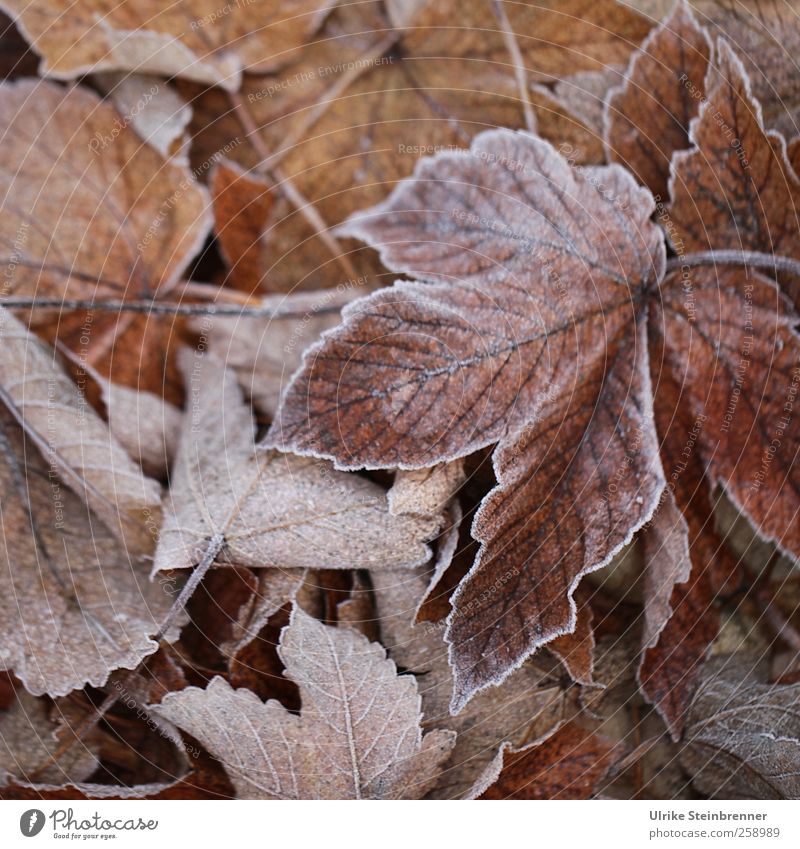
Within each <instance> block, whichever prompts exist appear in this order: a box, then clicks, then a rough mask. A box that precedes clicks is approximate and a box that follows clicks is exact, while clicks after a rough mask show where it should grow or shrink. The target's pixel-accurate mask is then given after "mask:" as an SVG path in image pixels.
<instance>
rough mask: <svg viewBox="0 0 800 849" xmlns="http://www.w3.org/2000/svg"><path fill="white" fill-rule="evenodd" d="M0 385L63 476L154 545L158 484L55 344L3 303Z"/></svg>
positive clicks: (123, 533) (127, 530) (98, 509)
mask: <svg viewBox="0 0 800 849" xmlns="http://www.w3.org/2000/svg"><path fill="white" fill-rule="evenodd" d="M0 338H2V341H3V344H2V345H0V387H2V392H3V394H4V396H5V397H4V401H5V403H6V406H8V407H9V409H10V410H11V412H12V413H13V414H14V415H15V417H16V418H17V419H18V421H19V422H20V424H21V425H22V426H23V427H24V428H25V430H26V432H27V433H28V435H29V437H30V441H31V443H33V444H34V445H36V447H37V448H38V449H39V451H40V452H41V454H42V457H43V458H44V460H46V462H47V463H48V465H49V466H50V468H51V469H52V471H53V474H57V475H59V476H60V478H61V480H63V482H64V483H65V484H66V485H67V486H69V487H70V489H72V490H73V492H75V493H76V494H77V495H78V496H80V498H82V499H83V500H84V501H85V502H86V504H87V505H88V506H89V507H90V508H91V509H92V510H93V511H94V512H95V513H96V514H97V516H99V517H100V518H101V519H102V520H103V521H104V522H105V524H106V525H107V526H108V528H109V530H111V531H112V532H113V533H115V534H116V535H117V536H118V537H119V538H120V539H121V540H123V541H124V542H125V543H126V544H128V545H129V546H131V547H132V548H134V549H138V550H139V551H145V552H146V551H148V550H150V549H152V546H153V544H154V537H155V535H156V533H157V530H158V523H159V520H160V508H161V488H160V487H159V485H158V484H157V483H156V482H155V481H153V480H151V479H150V478H147V477H145V476H144V475H143V474H142V471H141V469H140V468H139V467H138V466H137V465H136V464H135V463H134V462H133V461H132V460H131V458H130V457H129V456H128V454H127V453H126V452H125V450H124V449H123V448H122V446H121V445H120V444H119V443H118V442H117V441H116V440H115V439H114V437H113V436H112V434H111V432H110V431H109V428H108V426H107V425H106V424H105V423H104V422H103V421H102V419H101V418H100V417H99V416H98V415H97V414H96V413H95V412H94V410H92V408H91V407H90V406H89V405H88V403H87V402H86V399H85V397H84V396H83V395H82V394H81V392H80V391H79V390H78V388H77V387H76V385H75V384H74V383H73V382H72V381H71V380H70V379H69V377H68V376H67V375H66V373H65V372H64V371H63V370H62V368H61V366H60V364H59V363H58V362H57V360H56V354H55V352H54V351H53V350H52V349H49V348H48V347H47V346H46V345H44V344H43V343H42V342H40V341H39V340H38V339H37V338H36V337H35V336H34V335H33V334H32V333H30V332H29V331H28V330H27V329H26V328H25V326H24V325H23V324H22V322H20V321H19V320H18V319H16V318H15V317H14V316H13V315H12V314H11V313H10V312H8V311H7V310H6V309H4V308H3V307H0Z"/></svg>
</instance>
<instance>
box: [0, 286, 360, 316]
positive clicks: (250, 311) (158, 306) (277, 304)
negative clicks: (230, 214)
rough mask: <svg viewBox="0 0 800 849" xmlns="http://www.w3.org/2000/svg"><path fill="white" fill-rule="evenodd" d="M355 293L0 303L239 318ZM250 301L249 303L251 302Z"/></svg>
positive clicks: (321, 307) (3, 301)
mask: <svg viewBox="0 0 800 849" xmlns="http://www.w3.org/2000/svg"><path fill="white" fill-rule="evenodd" d="M357 294H359V293H358V291H357V289H355V288H353V287H342V288H340V289H327V290H326V289H322V290H317V291H312V292H308V293H305V292H304V293H302V294H300V295H268V296H266V297H264V298H261V299H260V300H259V301H258V302H257V305H256V304H253V306H244V305H242V306H237V305H235V304H179V303H175V302H173V301H148V300H130V301H117V300H114V301H105V300H104V301H93V300H76V301H67V300H62V299H60V298H0V306H3V307H6V308H7V309H20V310H22V309H24V310H37V309H40V310H44V309H47V310H50V309H57V310H61V311H67V310H96V311H97V312H134V313H145V314H148V315H150V314H153V315H210V316H215V315H220V316H236V317H241V318H253V317H255V318H259V317H260V318H273V319H277V318H300V317H303V316H305V315H306V314H307V313H313V314H315V315H316V314H323V313H331V312H338V311H339V310H340V309H341V308H342V306H343V305H344V304H346V303H347V302H348V301H350V300H352V299H353V297H355V296H356V295H357ZM251 303H253V302H252V301H251Z"/></svg>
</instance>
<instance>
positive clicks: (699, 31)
mask: <svg viewBox="0 0 800 849" xmlns="http://www.w3.org/2000/svg"><path fill="white" fill-rule="evenodd" d="M710 58H711V40H710V39H709V37H708V35H707V34H706V32H705V30H704V29H703V28H702V27H701V26H699V24H698V23H697V21H696V19H695V17H694V15H693V14H692V12H691V10H690V8H689V6H688V5H687V3H686V2H684V0H680V1H679V2H678V3H676V4H675V8H674V10H673V11H672V13H671V14H670V15H669V16H668V17H667V18H665V19H664V21H663V22H662V23H661V25H660V26H658V27H657V28H656V29H654V30H653V31H652V32H651V33H650V35H648V37H647V38H646V39H645V40H644V42H643V43H642V46H641V47H640V48H639V50H637V51H636V52H635V53H634V54H633V57H632V59H631V64H630V67H629V69H628V73H627V74H626V76H625V81H624V83H623V84H622V85H621V86H620V87H619V88H616V89H614V91H612V92H611V93H610V95H609V99H608V102H607V108H606V115H605V120H606V129H605V142H606V151H607V154H608V158H609V161H611V162H621V163H622V164H624V165H626V166H627V167H628V168H629V169H630V170H631V171H632V172H633V173H634V174H635V175H636V176H637V178H638V179H639V180H640V182H642V183H644V185H645V186H647V187H648V188H649V189H650V190H651V191H652V192H653V194H654V195H656V196H657V197H658V198H660V199H661V200H664V201H666V199H667V197H668V185H667V184H668V180H669V174H670V161H671V159H672V154H673V153H674V152H675V151H676V150H683V149H685V148H687V147H689V122H690V120H691V119H692V118H693V117H694V116H695V115H696V114H697V110H698V109H699V108H700V102H701V99H702V98H703V97H704V94H705V89H704V86H705V78H706V71H707V70H708V63H709V60H710Z"/></svg>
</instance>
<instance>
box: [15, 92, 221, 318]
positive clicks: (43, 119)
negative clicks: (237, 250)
mask: <svg viewBox="0 0 800 849" xmlns="http://www.w3.org/2000/svg"><path fill="white" fill-rule="evenodd" d="M0 104H2V108H1V109H0V116H2V117H0V135H2V138H3V139H4V148H3V149H4V155H5V158H6V162H7V167H6V168H5V169H4V170H3V171H2V174H0V192H2V195H3V197H6V198H9V199H10V200H9V202H7V203H5V204H4V205H3V212H2V215H0V238H2V241H3V244H4V248H3V254H4V260H5V262H7V263H9V264H10V266H11V268H12V269H13V271H12V274H11V279H10V285H9V286H8V287H7V290H6V294H7V295H9V296H11V295H15V296H36V297H40V298H45V297H50V298H95V297H96V298H98V299H100V298H103V297H108V298H125V297H143V296H147V295H152V294H154V293H156V292H164V291H166V290H168V289H169V288H170V287H171V286H173V285H174V284H175V282H176V281H177V280H178V279H179V276H180V274H181V272H182V271H183V269H184V267H185V266H186V264H187V262H188V261H189V259H190V258H191V257H192V256H193V255H194V254H195V253H197V251H198V249H199V248H200V246H201V245H202V244H203V240H204V239H205V237H206V235H207V233H208V231H209V229H210V226H211V214H210V210H209V209H208V201H207V195H206V192H205V190H204V189H203V188H202V187H200V186H198V185H197V184H196V183H195V181H194V179H193V177H192V176H191V175H190V174H189V173H188V172H187V171H186V170H185V169H181V168H178V167H176V166H174V165H173V164H169V163H165V162H164V159H163V157H161V156H160V155H159V154H158V153H156V151H155V150H153V149H152V148H151V147H149V146H147V145H143V144H142V142H141V140H140V138H139V137H138V135H137V134H136V133H135V132H134V130H133V129H132V128H131V127H130V126H129V125H128V124H126V123H125V120H124V117H123V116H121V115H119V114H118V113H117V111H116V110H115V109H114V108H113V107H112V106H110V105H108V104H106V103H101V102H100V100H99V98H98V97H97V95H96V94H95V93H94V92H92V91H89V90H87V89H83V88H79V87H72V88H70V89H64V88H63V87H62V86H60V85H56V84H54V83H49V82H42V81H38V80H24V81H20V82H17V83H3V84H2V87H0ZM51 315H52V314H51ZM82 318H83V317H82ZM93 332H94V333H96V332H97V329H96V328H95V329H94V331H93Z"/></svg>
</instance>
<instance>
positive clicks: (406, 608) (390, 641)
mask: <svg viewBox="0 0 800 849" xmlns="http://www.w3.org/2000/svg"><path fill="white" fill-rule="evenodd" d="M370 577H371V579H372V585H373V589H374V593H375V604H376V618H377V620H378V622H379V623H380V629H381V637H382V642H383V644H384V645H385V646H386V647H387V650H388V652H389V656H390V657H391V658H392V659H393V660H394V662H395V663H397V664H398V666H401V667H402V668H404V669H408V670H409V671H411V672H413V673H414V674H415V675H417V676H418V681H419V689H420V694H421V695H422V710H423V715H424V717H425V725H426V726H427V727H437V728H446V729H450V730H451V731H455V732H456V735H457V736H456V745H455V748H454V749H453V754H452V756H451V758H450V760H449V761H448V762H447V767H446V769H445V771H444V773H443V775H442V777H441V779H440V781H439V782H438V784H437V786H436V789H435V790H434V791H433V797H434V798H441V799H459V798H463V797H465V796H466V795H467V793H468V791H469V790H470V788H471V787H472V786H473V784H474V783H475V781H476V780H477V779H478V777H479V776H480V775H481V773H482V772H483V770H484V769H485V768H486V766H487V765H488V764H489V763H490V762H491V760H492V759H493V757H494V756H495V754H496V752H497V747H498V746H499V745H500V744H501V743H502V742H503V741H506V740H508V741H511V742H513V743H515V744H519V745H523V744H524V743H525V742H526V740H527V736H528V733H529V731H530V728H531V726H532V724H534V723H536V722H538V723H540V724H541V725H542V726H543V729H542V730H544V729H545V728H547V727H548V725H549V724H550V723H552V722H556V721H558V720H559V719H560V714H561V709H562V707H563V691H562V690H561V688H560V686H559V685H558V683H557V681H556V679H555V677H551V676H550V675H549V674H548V672H547V670H546V668H543V667H539V666H536V665H534V664H532V663H527V664H525V665H524V666H523V667H522V668H521V669H519V670H517V671H516V672H515V673H514V674H513V675H512V676H511V677H510V678H509V679H508V680H507V681H506V682H505V683H504V685H503V686H502V687H500V688H497V689H493V690H488V691H486V692H483V693H479V694H478V695H477V696H476V697H475V698H474V699H473V701H471V702H470V703H469V704H468V705H467V707H466V708H464V710H463V711H461V713H459V714H458V716H451V714H450V709H449V705H450V698H451V695H452V690H453V673H452V670H451V669H450V666H449V664H448V661H447V644H446V643H445V641H444V627H443V623H441V622H439V623H430V622H423V623H419V624H414V617H415V614H416V611H417V608H418V606H419V604H420V602H421V600H422V599H423V598H424V597H425V593H426V592H427V589H428V576H427V574H426V573H425V572H424V571H422V570H416V571H404V572H399V571H394V572H392V571H385V572H372V573H371V576H370Z"/></svg>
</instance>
